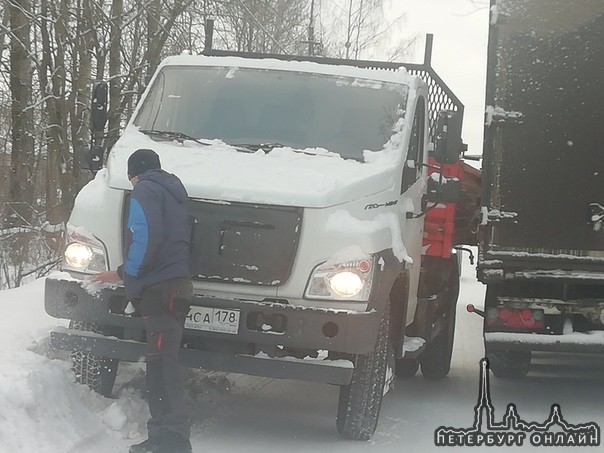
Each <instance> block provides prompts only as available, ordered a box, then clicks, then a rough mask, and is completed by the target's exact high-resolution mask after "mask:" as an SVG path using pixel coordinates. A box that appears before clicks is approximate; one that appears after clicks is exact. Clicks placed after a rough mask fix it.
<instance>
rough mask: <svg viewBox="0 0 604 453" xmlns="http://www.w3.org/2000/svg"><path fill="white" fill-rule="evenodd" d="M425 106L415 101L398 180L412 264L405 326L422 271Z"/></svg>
mask: <svg viewBox="0 0 604 453" xmlns="http://www.w3.org/2000/svg"><path fill="white" fill-rule="evenodd" d="M426 137H427V133H426V102H425V100H424V98H423V97H421V96H420V97H418V99H417V104H416V106H415V111H414V115H413V125H412V129H411V138H410V139H409V145H408V148H407V160H406V163H405V164H404V165H403V171H402V176H401V178H402V179H401V195H400V199H399V211H398V212H399V219H400V225H401V230H402V238H403V245H404V246H405V248H406V250H407V254H408V255H409V257H410V258H411V259H412V260H413V264H412V267H411V270H410V274H409V305H408V308H407V324H410V323H411V322H413V317H414V315H415V307H416V305H417V290H418V285H419V275H420V267H421V252H422V237H423V232H424V218H423V216H418V214H420V213H421V212H422V210H423V209H424V208H425V189H426V181H425V179H426V178H425V175H426V170H425V167H424V166H422V164H423V163H424V158H425V150H426Z"/></svg>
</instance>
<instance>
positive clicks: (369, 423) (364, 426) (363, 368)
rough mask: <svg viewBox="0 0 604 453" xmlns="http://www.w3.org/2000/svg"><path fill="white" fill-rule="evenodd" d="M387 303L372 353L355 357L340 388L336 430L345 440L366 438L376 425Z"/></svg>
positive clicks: (389, 351) (391, 351)
mask: <svg viewBox="0 0 604 453" xmlns="http://www.w3.org/2000/svg"><path fill="white" fill-rule="evenodd" d="M389 335H390V304H388V305H387V306H386V308H385V310H384V314H383V315H382V319H381V321H380V328H379V332H378V336H377V339H376V343H375V346H374V350H373V352H371V353H369V354H363V355H357V356H355V366H354V371H353V373H352V380H351V382H350V384H348V385H343V386H341V387H340V398H339V401H338V415H337V418H336V424H337V427H338V432H339V433H340V435H341V436H342V437H343V438H345V439H352V440H369V439H371V437H372V436H373V433H374V432H375V429H376V427H377V422H378V418H379V415H380V409H381V406H382V399H383V397H384V393H385V392H384V386H385V383H386V370H387V367H388V362H389V357H388V356H389V354H390V355H392V356H393V357H394V349H393V348H392V347H390V338H389Z"/></svg>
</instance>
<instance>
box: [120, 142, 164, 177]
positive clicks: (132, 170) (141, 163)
mask: <svg viewBox="0 0 604 453" xmlns="http://www.w3.org/2000/svg"><path fill="white" fill-rule="evenodd" d="M160 168H161V164H160V162H159V156H158V155H157V153H156V152H155V151H153V150H152V149H144V148H143V149H137V150H136V151H134V152H133V153H132V155H131V156H130V157H129V158H128V179H132V178H134V177H135V176H139V175H142V174H143V173H144V172H146V171H147V170H153V169H158V170H159V169H160Z"/></svg>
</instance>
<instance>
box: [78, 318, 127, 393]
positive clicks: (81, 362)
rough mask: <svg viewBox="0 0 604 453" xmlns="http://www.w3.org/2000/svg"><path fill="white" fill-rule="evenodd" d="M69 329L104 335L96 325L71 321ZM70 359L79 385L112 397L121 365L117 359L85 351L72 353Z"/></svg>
mask: <svg viewBox="0 0 604 453" xmlns="http://www.w3.org/2000/svg"><path fill="white" fill-rule="evenodd" d="M69 328H70V329H75V330H86V331H90V332H96V333H102V329H100V328H99V327H98V326H96V325H95V324H90V323H87V322H83V321H71V323H70V324H69ZM69 357H70V359H71V369H72V370H73V372H74V374H75V379H76V382H77V383H78V384H85V385H87V386H88V387H90V388H91V389H92V390H94V391H95V392H96V393H98V394H100V395H103V396H106V397H109V396H111V391H112V390H113V384H114V383H115V378H116V376H117V367H118V364H119V361H118V360H117V359H109V358H106V357H99V356H96V355H93V354H90V353H87V352H83V351H71V353H70V354H69Z"/></svg>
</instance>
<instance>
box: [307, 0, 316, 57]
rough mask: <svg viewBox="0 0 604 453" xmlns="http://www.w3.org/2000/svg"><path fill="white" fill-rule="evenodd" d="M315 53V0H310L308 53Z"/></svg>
mask: <svg viewBox="0 0 604 453" xmlns="http://www.w3.org/2000/svg"><path fill="white" fill-rule="evenodd" d="M314 54H315V0H310V22H309V23H308V55H310V56H312V55H314Z"/></svg>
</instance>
